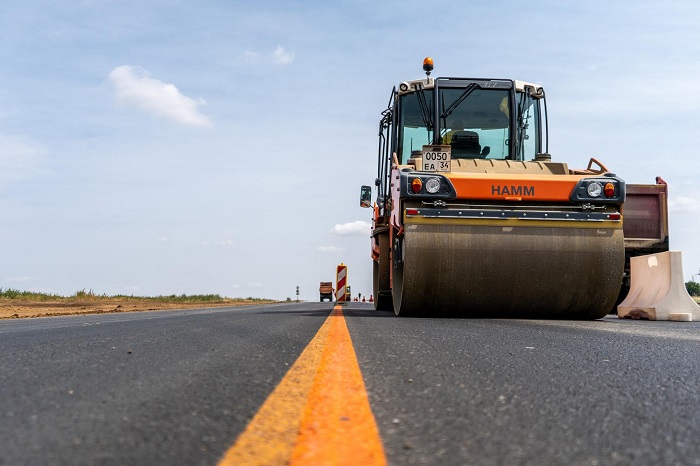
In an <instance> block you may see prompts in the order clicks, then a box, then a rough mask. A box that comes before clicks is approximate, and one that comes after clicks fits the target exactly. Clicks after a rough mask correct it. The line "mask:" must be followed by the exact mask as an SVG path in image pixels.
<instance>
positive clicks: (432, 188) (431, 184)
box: [425, 178, 440, 194]
mask: <svg viewBox="0 0 700 466" xmlns="http://www.w3.org/2000/svg"><path fill="white" fill-rule="evenodd" d="M425 190H426V191H428V192H429V193H430V194H435V193H436V192H438V191H440V180H439V179H437V178H430V179H429V180H428V181H426V182H425Z"/></svg>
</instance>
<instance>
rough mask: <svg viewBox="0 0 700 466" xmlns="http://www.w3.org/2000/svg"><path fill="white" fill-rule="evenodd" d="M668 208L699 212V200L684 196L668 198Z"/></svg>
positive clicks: (672, 210)
mask: <svg viewBox="0 0 700 466" xmlns="http://www.w3.org/2000/svg"><path fill="white" fill-rule="evenodd" d="M668 210H669V211H670V212H687V213H698V214H700V200H698V199H693V198H692V197H685V196H678V197H674V198H671V199H669V200H668Z"/></svg>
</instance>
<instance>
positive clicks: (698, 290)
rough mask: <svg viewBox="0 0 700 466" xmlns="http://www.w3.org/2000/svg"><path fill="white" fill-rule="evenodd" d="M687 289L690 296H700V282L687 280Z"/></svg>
mask: <svg viewBox="0 0 700 466" xmlns="http://www.w3.org/2000/svg"><path fill="white" fill-rule="evenodd" d="M685 289H686V290H688V294H689V295H690V296H700V283H698V282H686V284H685Z"/></svg>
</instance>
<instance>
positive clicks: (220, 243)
mask: <svg viewBox="0 0 700 466" xmlns="http://www.w3.org/2000/svg"><path fill="white" fill-rule="evenodd" d="M202 244H203V245H204V246H232V245H233V240H231V239H225V240H223V241H204V242H203V243H202Z"/></svg>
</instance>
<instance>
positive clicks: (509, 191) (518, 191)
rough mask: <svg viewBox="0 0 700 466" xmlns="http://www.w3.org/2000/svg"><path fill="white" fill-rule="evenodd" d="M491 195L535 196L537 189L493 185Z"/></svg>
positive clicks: (532, 187)
mask: <svg viewBox="0 0 700 466" xmlns="http://www.w3.org/2000/svg"><path fill="white" fill-rule="evenodd" d="M491 194H492V195H496V196H534V195H535V187H534V186H505V185H504V186H496V185H491Z"/></svg>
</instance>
